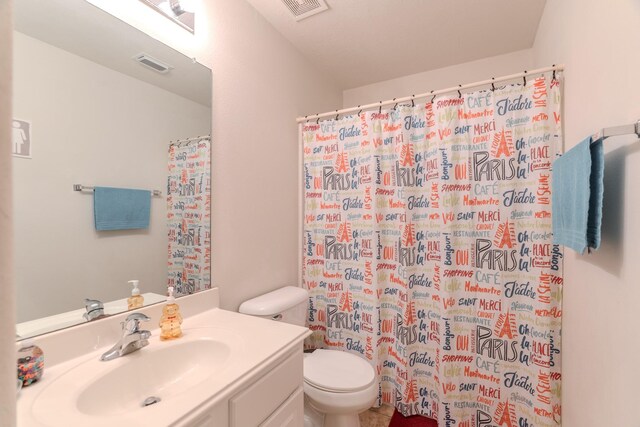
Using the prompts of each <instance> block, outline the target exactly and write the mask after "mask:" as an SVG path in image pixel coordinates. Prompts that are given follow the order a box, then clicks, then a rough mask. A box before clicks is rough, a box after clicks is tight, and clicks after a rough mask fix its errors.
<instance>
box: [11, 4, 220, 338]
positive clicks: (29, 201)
mask: <svg viewBox="0 0 640 427" xmlns="http://www.w3.org/2000/svg"><path fill="white" fill-rule="evenodd" d="M150 11H151V13H153V11H152V10H151V9H150ZM167 22H168V24H167V25H173V24H172V23H171V22H170V21H167ZM14 25H15V28H14V30H15V31H14V86H13V92H14V93H13V112H14V113H13V114H14V122H13V123H14V144H13V145H14V158H13V173H14V179H13V182H14V212H15V228H14V230H15V239H14V240H15V252H14V253H15V284H16V293H17V321H18V325H17V328H16V329H17V334H18V335H19V338H26V337H29V336H34V335H38V334H41V333H45V332H50V331H52V330H55V329H59V328H62V327H67V326H71V325H74V324H79V323H83V322H85V321H86V320H85V319H84V318H83V316H82V315H83V314H84V313H85V311H86V310H85V298H88V299H95V300H99V301H101V302H103V303H104V305H105V314H107V315H109V314H114V313H117V312H121V311H125V310H127V304H126V299H127V298H128V297H130V296H131V290H132V288H131V285H130V284H128V283H127V282H128V281H129V280H133V279H136V280H139V281H140V290H141V293H142V295H143V296H144V297H145V305H147V304H151V303H155V302H159V301H164V300H165V298H166V294H167V291H166V290H167V273H168V267H167V265H168V256H170V252H171V251H170V250H168V220H167V218H168V213H169V212H168V207H167V206H168V203H167V189H168V187H170V186H168V184H167V179H168V152H169V147H170V142H171V141H176V140H184V139H187V138H192V137H198V136H202V135H209V134H210V133H211V71H210V70H209V69H208V68H206V67H205V66H203V65H201V64H198V63H195V62H194V61H193V60H192V59H190V58H188V57H186V56H184V55H183V54H181V53H179V52H177V51H175V50H173V49H171V48H169V47H168V46H166V45H164V44H162V43H160V42H158V41H157V40H155V39H152V38H151V37H149V36H148V35H146V34H144V33H142V32H141V31H139V30H137V29H135V28H133V27H131V26H129V25H128V24H126V23H124V22H122V21H120V20H118V19H117V18H115V17H113V16H111V15H109V14H108V13H106V12H104V11H102V10H101V9H99V8H96V7H95V6H92V5H91V4H89V3H88V2H86V1H84V0H47V1H41V0H20V1H19V2H16V4H15V19H14ZM144 63H146V65H145V64H144ZM153 68H165V69H164V70H161V71H166V72H158V70H157V69H153ZM195 140H196V141H197V145H199V144H200V142H198V141H200V140H198V139H195ZM207 159H208V157H207ZM205 166H206V167H207V168H208V166H209V162H208V161H207V162H206V165H205ZM208 173H209V172H208V169H207V176H208ZM76 184H78V185H83V186H90V187H93V186H105V187H119V188H128V189H146V190H159V191H160V192H161V195H159V196H151V208H150V218H149V226H148V228H143V229H127V230H119V231H96V227H95V225H94V203H93V202H94V200H93V199H94V193H93V192H92V191H86V190H85V191H74V185H76ZM206 209H207V210H206V212H207V214H206V215H205V216H204V218H206V219H208V218H209V213H208V209H209V205H207V206H206ZM207 227H208V226H207ZM189 231H191V230H190V229H189ZM206 234H207V236H206V239H209V236H208V230H207V231H206ZM191 237H192V236H191ZM200 237H202V236H200ZM207 254H208V252H207ZM185 268H187V267H185ZM207 280H208V277H207ZM209 286H210V283H206V284H203V283H199V286H196V287H191V288H190V290H189V292H191V291H193V290H198V289H204V288H207V287H209ZM189 292H185V291H183V292H181V293H182V294H184V293H189Z"/></svg>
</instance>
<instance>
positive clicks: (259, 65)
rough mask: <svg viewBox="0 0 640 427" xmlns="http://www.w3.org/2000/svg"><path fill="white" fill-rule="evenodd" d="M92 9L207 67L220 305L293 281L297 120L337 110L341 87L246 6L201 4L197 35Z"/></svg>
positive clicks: (107, 5)
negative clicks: (210, 72)
mask: <svg viewBox="0 0 640 427" xmlns="http://www.w3.org/2000/svg"><path fill="white" fill-rule="evenodd" d="M91 2H92V3H94V4H96V5H99V6H100V7H102V8H104V9H106V10H109V11H111V12H112V13H114V14H115V15H116V16H118V17H120V18H121V19H123V20H125V21H127V22H129V23H131V24H132V25H135V26H136V27H138V28H140V29H141V30H143V31H145V32H147V33H148V34H150V35H152V36H154V37H156V38H158V39H159V40H161V41H164V42H165V43H167V44H169V45H170V46H172V47H174V48H176V49H179V50H181V51H183V52H185V53H186V54H188V55H190V56H195V57H196V58H197V59H198V61H199V62H201V63H203V64H205V65H207V66H208V67H210V68H211V69H212V70H213V145H212V146H213V152H212V193H213V200H212V244H213V256H212V258H213V260H212V281H213V285H214V286H218V287H220V290H221V291H220V298H221V306H222V308H226V309H230V310H236V309H237V308H238V306H239V305H240V303H241V302H242V301H243V300H245V299H247V298H251V297H254V296H257V295H259V294H261V293H264V292H267V291H270V290H273V289H276V288H278V287H280V286H282V285H287V284H297V283H298V264H297V259H298V227H297V221H298V182H299V178H298V166H299V160H298V147H299V144H298V127H297V125H296V122H295V118H296V117H297V116H301V115H305V114H310V113H311V112H317V111H327V110H335V109H336V108H338V107H339V106H340V105H341V104H342V91H341V89H340V88H339V87H338V86H337V85H336V84H335V83H334V82H333V81H331V80H329V79H328V77H327V76H326V75H325V74H323V73H321V72H320V71H318V70H317V69H316V68H314V67H313V66H312V65H311V64H310V63H309V62H308V60H307V59H305V57H304V56H303V55H302V54H301V53H300V52H299V51H297V50H296V49H295V48H294V47H293V46H292V45H291V44H290V43H289V42H288V41H287V40H286V39H285V38H284V37H283V36H282V35H280V33H278V32H277V31H276V30H275V29H274V28H273V27H272V26H271V25H270V24H269V23H268V22H267V21H266V20H265V19H264V18H263V17H262V16H261V15H260V14H258V12H256V10H255V9H253V7H251V6H250V5H249V4H248V3H247V2H245V1H239V0H217V1H215V2H202V5H201V10H200V11H199V13H198V14H197V15H196V34H195V36H191V35H190V34H189V33H187V32H185V31H184V30H182V29H180V28H179V27H177V26H175V25H174V24H172V23H171V22H169V21H168V20H167V19H165V18H163V17H161V16H159V15H158V17H159V18H160V20H158V19H157V18H156V16H150V14H151V15H154V13H153V12H150V9H149V8H148V7H146V6H144V5H142V4H141V3H140V2H127V3H126V6H124V4H123V2H113V1H111V0H91ZM118 3H120V4H118ZM139 5H141V7H138V6H139ZM176 31H178V32H182V33H178V34H176Z"/></svg>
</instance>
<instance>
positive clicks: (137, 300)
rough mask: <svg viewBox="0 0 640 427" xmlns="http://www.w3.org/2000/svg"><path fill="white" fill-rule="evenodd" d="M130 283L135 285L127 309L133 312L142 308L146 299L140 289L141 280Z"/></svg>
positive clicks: (130, 281)
mask: <svg viewBox="0 0 640 427" xmlns="http://www.w3.org/2000/svg"><path fill="white" fill-rule="evenodd" d="M129 283H131V284H132V285H133V290H132V291H131V296H130V297H129V298H128V299H127V309H128V310H133V309H136V308H142V306H143V305H144V297H143V296H142V295H140V289H138V284H139V283H140V281H139V280H129Z"/></svg>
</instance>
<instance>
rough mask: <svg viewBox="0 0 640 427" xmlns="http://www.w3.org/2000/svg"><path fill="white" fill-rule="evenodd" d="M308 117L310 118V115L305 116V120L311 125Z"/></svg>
mask: <svg viewBox="0 0 640 427" xmlns="http://www.w3.org/2000/svg"><path fill="white" fill-rule="evenodd" d="M307 117H309V116H308V115H307V116H304V119H305V120H306V121H305V123H309V119H307Z"/></svg>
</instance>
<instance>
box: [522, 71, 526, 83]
mask: <svg viewBox="0 0 640 427" xmlns="http://www.w3.org/2000/svg"><path fill="white" fill-rule="evenodd" d="M522 81H523V82H524V85H525V86H526V85H527V70H524V76H522Z"/></svg>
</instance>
